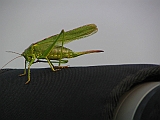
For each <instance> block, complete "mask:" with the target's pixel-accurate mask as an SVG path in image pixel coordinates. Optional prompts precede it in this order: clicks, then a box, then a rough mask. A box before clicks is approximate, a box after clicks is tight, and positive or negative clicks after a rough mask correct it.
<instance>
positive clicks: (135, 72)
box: [0, 65, 160, 120]
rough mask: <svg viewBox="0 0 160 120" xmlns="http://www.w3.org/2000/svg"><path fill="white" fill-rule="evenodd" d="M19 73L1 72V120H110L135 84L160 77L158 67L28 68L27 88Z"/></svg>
mask: <svg viewBox="0 0 160 120" xmlns="http://www.w3.org/2000/svg"><path fill="white" fill-rule="evenodd" d="M21 73H23V69H11V70H6V71H5V70H3V71H0V120H8V119H21V120H36V119H37V120H71V119H75V120H91V119H92V120H103V119H107V120H109V119H112V117H113V116H112V115H113V114H112V113H113V111H114V109H115V107H116V104H117V102H118V100H119V97H120V96H121V95H122V94H123V93H124V92H126V91H128V90H129V89H130V88H131V87H133V86H134V85H136V84H139V83H143V82H145V81H154V79H152V78H153V77H155V76H156V77H158V78H160V77H159V76H160V67H159V66H158V65H107V66H92V67H69V68H66V69H62V70H60V71H57V72H52V71H51V69H50V68H46V69H31V82H30V83H29V84H27V85H25V82H26V81H27V76H22V77H19V76H18V75H19V74H21ZM148 77H150V79H149V80H148V79H147V78H148ZM133 78H134V79H133ZM126 81H127V82H126ZM126 83H127V87H126ZM122 86H125V87H122ZM122 88H123V89H122ZM119 89H120V90H119Z"/></svg>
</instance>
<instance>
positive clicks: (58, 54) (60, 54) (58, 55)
mask: <svg viewBox="0 0 160 120" xmlns="http://www.w3.org/2000/svg"><path fill="white" fill-rule="evenodd" d="M98 52H103V51H102V50H89V51H83V52H73V51H72V50H70V49H68V48H66V47H61V46H57V47H55V48H54V49H52V51H51V52H50V54H49V55H48V56H47V57H48V59H50V60H58V59H63V58H74V57H77V56H80V55H84V54H90V53H98Z"/></svg>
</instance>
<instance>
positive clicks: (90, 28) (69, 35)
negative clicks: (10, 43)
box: [34, 24, 98, 45]
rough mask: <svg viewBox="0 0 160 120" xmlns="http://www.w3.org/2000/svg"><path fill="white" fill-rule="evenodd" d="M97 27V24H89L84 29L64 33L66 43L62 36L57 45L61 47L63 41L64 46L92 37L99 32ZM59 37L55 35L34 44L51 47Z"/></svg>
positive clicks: (79, 28)
mask: <svg viewBox="0 0 160 120" xmlns="http://www.w3.org/2000/svg"><path fill="white" fill-rule="evenodd" d="M97 30H98V29H97V26H96V25H95V24H88V25H84V26H82V27H78V28H75V29H73V30H69V31H66V32H65V33H64V41H63V36H60V38H59V39H58V41H57V42H56V44H55V45H61V44H62V41H63V43H64V44H66V43H69V42H71V41H73V40H77V39H80V38H84V37H87V36H90V35H92V34H94V33H96V32H97ZM58 35H59V34H57V35H53V36H50V37H48V38H45V39H43V40H41V41H38V42H36V43H34V44H35V45H41V44H43V45H49V44H52V43H53V42H54V41H55V40H56V38H57V36H58Z"/></svg>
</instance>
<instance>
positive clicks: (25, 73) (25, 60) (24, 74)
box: [19, 60, 27, 76]
mask: <svg viewBox="0 0 160 120" xmlns="http://www.w3.org/2000/svg"><path fill="white" fill-rule="evenodd" d="M26 65H27V61H26V60H25V67H24V73H23V74H20V75H19V76H23V75H26Z"/></svg>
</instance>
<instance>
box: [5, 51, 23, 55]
mask: <svg viewBox="0 0 160 120" xmlns="http://www.w3.org/2000/svg"><path fill="white" fill-rule="evenodd" d="M6 52H10V53H15V54H18V55H21V54H19V53H17V52H13V51H6ZM21 56H22V55H21Z"/></svg>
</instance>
